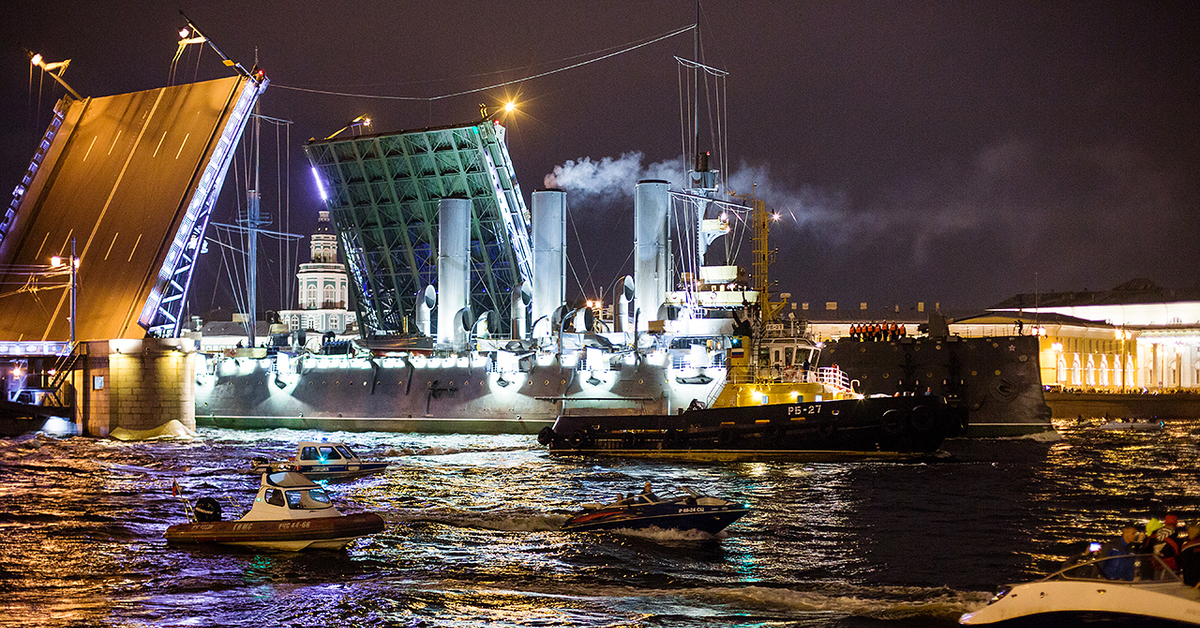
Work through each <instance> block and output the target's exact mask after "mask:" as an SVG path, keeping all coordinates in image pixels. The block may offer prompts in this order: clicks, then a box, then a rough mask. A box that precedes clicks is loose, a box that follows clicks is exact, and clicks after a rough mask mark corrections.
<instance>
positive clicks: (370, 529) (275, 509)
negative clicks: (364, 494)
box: [163, 471, 384, 551]
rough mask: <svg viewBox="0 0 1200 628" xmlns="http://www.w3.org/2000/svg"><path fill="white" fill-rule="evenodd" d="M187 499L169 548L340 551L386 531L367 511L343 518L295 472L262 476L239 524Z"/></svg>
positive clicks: (207, 502)
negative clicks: (211, 546) (220, 546)
mask: <svg viewBox="0 0 1200 628" xmlns="http://www.w3.org/2000/svg"><path fill="white" fill-rule="evenodd" d="M174 491H175V494H176V495H177V496H179V497H180V499H183V502H184V508H185V511H186V512H187V514H188V522H187V523H178V524H175V525H172V526H170V527H168V528H167V531H166V533H165V534H164V535H163V536H165V537H166V539H167V542H169V543H183V544H187V543H191V544H214V543H215V544H224V545H242V546H248V547H261V548H266V549H278V550H289V551H298V550H303V549H310V548H313V549H339V548H342V547H345V546H346V545H347V544H349V543H350V542H351V541H353V540H354V539H357V538H359V537H363V536H368V535H371V534H375V533H376V532H382V531H383V527H384V525H383V518H382V517H380V516H379V515H377V514H375V513H370V512H364V513H354V514H349V515H345V514H342V513H341V512H339V511H338V510H337V509H336V508H334V506H333V503H332V502H331V500H330V498H329V494H328V493H326V492H325V489H324V488H322V487H321V486H320V485H319V484H316V483H315V482H313V481H312V480H310V479H309V478H307V477H305V476H303V475H301V474H300V473H296V472H294V471H281V472H278V473H264V474H263V475H262V481H261V484H260V486H259V489H258V494H257V495H256V496H255V498H254V505H253V506H251V508H250V511H249V512H247V513H246V514H245V515H244V516H242V517H241V518H240V519H236V520H232V521H224V520H222V513H221V504H220V502H218V501H217V500H216V499H214V498H212V497H201V498H200V499H198V500H196V503H195V505H194V506H193V505H191V504H190V503H189V502H188V501H187V500H186V499H184V498H183V497H182V496H180V495H179V489H178V484H175V485H174Z"/></svg>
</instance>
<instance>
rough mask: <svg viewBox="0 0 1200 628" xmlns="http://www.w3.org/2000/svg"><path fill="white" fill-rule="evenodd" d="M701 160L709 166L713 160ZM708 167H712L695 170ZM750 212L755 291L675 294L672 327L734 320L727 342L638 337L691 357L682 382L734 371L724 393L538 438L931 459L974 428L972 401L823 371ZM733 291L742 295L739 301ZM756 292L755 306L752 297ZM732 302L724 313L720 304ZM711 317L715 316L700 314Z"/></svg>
mask: <svg viewBox="0 0 1200 628" xmlns="http://www.w3.org/2000/svg"><path fill="white" fill-rule="evenodd" d="M697 161H698V166H697V168H698V169H699V168H701V167H702V166H703V164H702V162H703V160H697ZM704 174H709V173H705V172H699V173H697V175H704ZM698 178H701V179H702V178H703V177H702V176H698ZM712 191H715V190H712ZM750 208H751V210H752V222H753V224H754V225H755V235H754V243H755V255H754V258H755V260H756V261H755V271H756V272H755V286H754V290H746V291H735V292H730V291H728V290H725V289H724V288H725V286H724V285H716V284H714V285H709V284H705V283H704V282H700V286H699V289H698V290H695V291H693V290H683V291H677V292H674V293H671V294H669V295H668V302H669V303H672V304H675V305H677V306H678V308H679V309H680V310H681V311H685V310H688V309H689V308H690V310H692V311H693V314H691V315H689V317H688V318H685V319H684V320H682V321H671V322H673V323H680V324H683V323H686V324H687V325H689V326H692V327H702V326H703V325H702V323H703V322H704V321H705V320H709V321H711V322H712V323H721V322H722V321H727V322H726V324H730V326H731V331H730V332H729V333H728V334H726V335H725V336H724V337H722V336H716V337H715V338H714V337H713V336H708V337H704V336H699V335H697V337H694V338H689V337H683V338H675V339H669V338H665V336H666V335H665V334H663V333H662V332H661V331H658V332H656V331H655V330H651V331H649V332H648V333H647V334H646V336H645V339H646V340H649V342H640V343H639V344H638V346H639V347H640V346H642V345H643V344H645V345H649V346H652V347H659V346H662V345H663V344H666V348H665V350H661V351H660V350H657V349H656V350H655V351H654V354H658V355H654V354H652V355H650V356H648V357H647V358H645V359H646V361H648V362H650V363H652V364H653V363H654V360H655V359H656V358H657V359H658V360H660V361H662V362H664V363H665V362H670V363H672V364H673V363H676V362H679V363H683V364H689V365H690V366H691V369H692V371H694V373H695V374H694V375H689V376H687V377H682V376H681V377H677V378H676V379H677V381H678V382H679V383H684V384H686V383H697V384H698V383H705V384H707V383H709V382H714V380H715V379H716V377H722V378H724V384H723V385H716V384H714V385H715V386H716V387H715V391H716V392H715V393H714V395H713V396H714V397H715V398H713V399H710V400H708V401H705V400H701V399H698V398H693V399H692V401H691V402H690V403H689V404H688V407H687V408H686V409H683V408H681V409H680V412H679V413H677V414H669V413H654V412H647V413H640V412H621V413H617V412H613V413H603V412H598V411H596V410H595V409H580V410H581V411H578V412H564V413H563V414H561V415H560V416H559V417H558V418H557V420H556V421H555V423H554V425H553V426H551V427H546V428H543V429H542V430H541V432H540V433H539V434H538V442H539V443H541V444H542V445H546V446H548V447H549V449H550V452H551V453H570V454H593V455H594V454H603V455H620V456H655V457H659V456H666V457H684V458H692V459H718V460H728V459H762V458H779V457H786V458H803V459H811V460H842V459H852V458H863V457H896V456H905V457H911V456H920V455H928V454H932V453H934V452H935V451H937V449H938V447H940V446H941V443H942V441H943V440H944V439H946V438H951V437H955V436H962V435H964V434H966V431H967V425H968V415H967V408H966V407H965V406H963V405H962V404H960V403H951V402H950V401H949V400H947V399H946V398H944V397H941V396H937V395H932V394H928V393H927V394H925V395H913V394H907V395H899V394H898V395H896V396H882V395H881V396H872V397H864V396H863V395H862V394H859V393H857V392H856V391H855V390H854V382H853V381H851V380H850V379H849V377H848V376H847V375H846V373H845V372H843V371H842V370H841V369H839V368H838V367H837V365H832V366H829V367H821V366H818V360H819V357H820V351H821V345H820V344H818V343H817V342H815V341H814V340H813V338H812V337H811V336H810V334H809V333H808V329H807V324H806V323H805V321H804V320H802V319H801V320H797V319H796V318H795V316H794V314H789V317H788V319H787V320H784V319H783V318H782V317H781V316H780V313H781V312H782V311H783V310H784V306H786V305H787V299H788V298H789V297H790V296H791V295H790V294H787V293H783V294H781V295H780V297H781V298H782V299H781V300H780V301H777V302H776V301H772V300H771V299H770V294H771V292H770V286H771V281H770V279H769V277H768V269H769V266H770V259H771V257H772V255H771V251H770V249H769V248H767V247H768V244H767V241H768V235H769V231H770V224H771V222H772V220H771V218H770V214H768V212H767V210H766V206H765V204H764V203H763V202H762V201H761V200H759V199H756V198H751V199H750ZM737 274H740V273H732V272H728V273H727V275H729V276H736V275H737ZM731 294H732V295H737V296H738V297H740V298H741V299H742V300H741V301H736V302H731V301H730V298H729V295H731ZM751 297H752V298H754V299H756V301H755V302H753V303H751V302H750V301H749V300H748V299H749V298H751ZM722 303H724V304H726V306H727V307H726V308H725V309H722V308H721V307H719V306H720V304H722ZM706 313H707V315H709V316H711V317H712V318H710V319H703V318H698V316H700V315H704V314H706ZM731 323H732V324H731ZM664 328H665V326H664ZM718 343H727V344H728V347H727V349H726V350H725V351H724V352H722V353H721V357H722V358H723V360H722V361H723V362H724V363H723V364H719V365H718V364H714V363H713V361H712V357H713V356H712V355H710V349H713V348H719V347H717V346H716V345H717V344H718ZM639 355H640V353H639ZM636 362H637V360H635V363H636ZM722 367H723V368H722ZM706 371H707V372H706ZM708 373H712V374H713V375H709V374H708ZM654 402H655V400H649V403H654ZM670 405H671V403H670V402H668V404H667V406H668V407H669V406H670Z"/></svg>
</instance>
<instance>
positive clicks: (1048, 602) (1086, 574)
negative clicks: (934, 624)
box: [958, 555, 1200, 625]
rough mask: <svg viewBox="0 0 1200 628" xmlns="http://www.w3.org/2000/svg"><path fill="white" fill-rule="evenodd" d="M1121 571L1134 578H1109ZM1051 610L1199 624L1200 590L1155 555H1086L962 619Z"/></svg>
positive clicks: (997, 619)
mask: <svg viewBox="0 0 1200 628" xmlns="http://www.w3.org/2000/svg"><path fill="white" fill-rule="evenodd" d="M1121 561H1126V562H1124V563H1122V562H1121ZM1122 572H1124V573H1125V574H1126V575H1129V576H1132V577H1133V579H1132V580H1114V579H1109V578H1106V577H1105V576H1104V574H1105V573H1109V574H1117V573H1122ZM1050 613H1061V614H1071V613H1087V614H1112V615H1123V616H1130V617H1147V618H1155V619H1165V620H1170V621H1177V622H1183V623H1188V624H1197V625H1200V590H1198V589H1195V588H1192V587H1189V586H1187V585H1185V584H1184V583H1183V581H1182V580H1181V579H1180V578H1179V576H1178V575H1177V574H1176V573H1175V572H1173V571H1172V570H1170V569H1168V568H1167V567H1166V565H1164V564H1163V563H1162V561H1161V560H1159V559H1158V557H1156V556H1152V555H1132V556H1129V555H1126V556H1110V557H1108V558H1103V559H1097V560H1088V558H1087V557H1086V556H1085V557H1084V559H1082V560H1080V561H1079V562H1075V563H1074V564H1071V565H1070V566H1068V567H1065V568H1063V569H1061V570H1059V571H1057V572H1055V573H1053V574H1051V575H1049V576H1047V577H1046V578H1043V579H1042V580H1038V581H1037V582H1026V583H1023V584H1015V585H1011V586H1009V587H1007V588H1005V589H1003V590H1001V591H1000V592H999V593H997V594H996V595H995V596H993V597H992V600H991V601H990V602H989V603H988V605H987V606H985V607H983V608H981V609H979V610H977V611H973V612H970V613H967V614H965V615H963V616H962V617H961V618H960V619H959V620H958V623H960V624H970V625H974V624H992V623H996V622H1000V621H1007V620H1010V619H1016V618H1018V617H1027V616H1030V615H1045V614H1050Z"/></svg>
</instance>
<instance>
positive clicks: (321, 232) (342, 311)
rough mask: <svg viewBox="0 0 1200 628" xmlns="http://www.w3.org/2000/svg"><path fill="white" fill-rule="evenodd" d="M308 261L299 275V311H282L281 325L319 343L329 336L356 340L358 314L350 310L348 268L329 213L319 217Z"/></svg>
mask: <svg viewBox="0 0 1200 628" xmlns="http://www.w3.org/2000/svg"><path fill="white" fill-rule="evenodd" d="M309 259H310V261H309V262H307V263H304V264H300V269H299V271H297V272H296V282H297V287H298V288H299V292H298V294H299V300H300V304H299V308H298V309H295V310H281V311H280V312H279V319H280V321H281V322H282V323H283V324H284V325H286V326H287V328H288V330H289V331H290V332H291V333H292V334H293V335H294V334H296V333H297V332H299V331H302V330H303V331H305V332H306V334H305V335H306V336H308V337H309V338H311V337H313V336H314V335H315V336H316V337H317V338H318V339H319V338H320V337H321V336H322V335H324V334H325V333H327V332H333V333H334V334H336V335H338V336H342V335H347V334H349V335H354V336H357V325H356V324H355V323H356V318H355V312H354V310H352V309H349V308H348V305H349V288H348V286H347V276H346V266H345V265H344V264H342V263H341V262H340V261H338V237H337V235H336V234H335V233H334V230H333V225H332V224H331V223H330V221H329V212H328V211H324V210H323V211H321V212H320V213H319V214H318V218H317V227H316V230H315V231H314V232H313V234H312V236H311V237H310V238H309Z"/></svg>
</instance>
